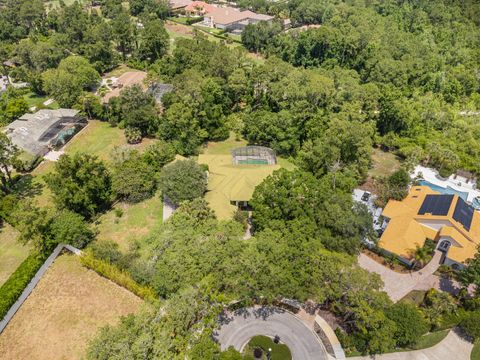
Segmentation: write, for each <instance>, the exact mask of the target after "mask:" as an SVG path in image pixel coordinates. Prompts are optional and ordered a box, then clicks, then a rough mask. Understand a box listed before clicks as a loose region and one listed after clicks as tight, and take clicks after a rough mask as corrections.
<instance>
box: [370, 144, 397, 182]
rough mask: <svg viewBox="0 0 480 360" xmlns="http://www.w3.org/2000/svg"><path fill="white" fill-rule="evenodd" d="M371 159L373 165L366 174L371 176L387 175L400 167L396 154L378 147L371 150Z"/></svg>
mask: <svg viewBox="0 0 480 360" xmlns="http://www.w3.org/2000/svg"><path fill="white" fill-rule="evenodd" d="M372 161H373V167H372V168H371V169H370V171H369V172H368V175H370V176H373V177H379V176H388V175H390V174H392V173H393V172H395V170H398V168H399V167H400V160H399V158H398V156H396V155H394V154H392V153H390V152H386V151H382V150H380V149H374V150H373V153H372Z"/></svg>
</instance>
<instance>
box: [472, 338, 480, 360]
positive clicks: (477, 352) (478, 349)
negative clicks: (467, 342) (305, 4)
mask: <svg viewBox="0 0 480 360" xmlns="http://www.w3.org/2000/svg"><path fill="white" fill-rule="evenodd" d="M470 360H480V341H476V342H475V344H474V345H473V349H472V353H471V354H470Z"/></svg>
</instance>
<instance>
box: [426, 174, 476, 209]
mask: <svg viewBox="0 0 480 360" xmlns="http://www.w3.org/2000/svg"><path fill="white" fill-rule="evenodd" d="M418 183H419V184H420V185H422V186H428V187H429V188H430V189H432V190H434V191H438V192H439V193H440V194H448V195H458V196H459V197H461V198H462V199H463V200H465V201H467V199H468V193H467V192H463V191H458V190H455V189H452V188H451V187H450V186H447V187H446V188H444V187H441V186H438V185H435V184H432V183H431V182H429V181H427V180H420V181H419V182H418ZM475 200H476V199H475ZM477 203H478V200H477ZM478 205H479V206H480V203H478ZM474 207H476V206H475V204H474Z"/></svg>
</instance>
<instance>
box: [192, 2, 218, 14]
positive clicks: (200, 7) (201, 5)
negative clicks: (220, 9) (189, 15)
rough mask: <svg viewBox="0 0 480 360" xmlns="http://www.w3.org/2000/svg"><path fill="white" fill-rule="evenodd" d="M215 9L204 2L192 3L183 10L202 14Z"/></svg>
mask: <svg viewBox="0 0 480 360" xmlns="http://www.w3.org/2000/svg"><path fill="white" fill-rule="evenodd" d="M214 8H215V6H214V5H211V4H207V3H206V2H204V1H192V2H191V3H190V4H188V6H187V7H186V8H185V10H186V11H191V12H197V11H200V12H203V13H209V12H210V11H213V10H214Z"/></svg>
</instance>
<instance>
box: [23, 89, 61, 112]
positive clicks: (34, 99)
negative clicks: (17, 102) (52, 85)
mask: <svg viewBox="0 0 480 360" xmlns="http://www.w3.org/2000/svg"><path fill="white" fill-rule="evenodd" d="M23 98H24V99H25V101H26V102H27V104H28V107H29V108H30V107H32V106H35V107H37V108H38V107H39V106H44V105H43V103H44V102H45V101H47V100H48V99H49V97H48V96H40V95H37V94H35V93H34V92H33V91H30V92H28V93H26V94H25V95H23ZM44 107H46V108H48V109H58V108H59V107H60V106H59V105H58V103H57V102H56V101H54V102H53V103H51V104H50V105H48V106H44Z"/></svg>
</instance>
